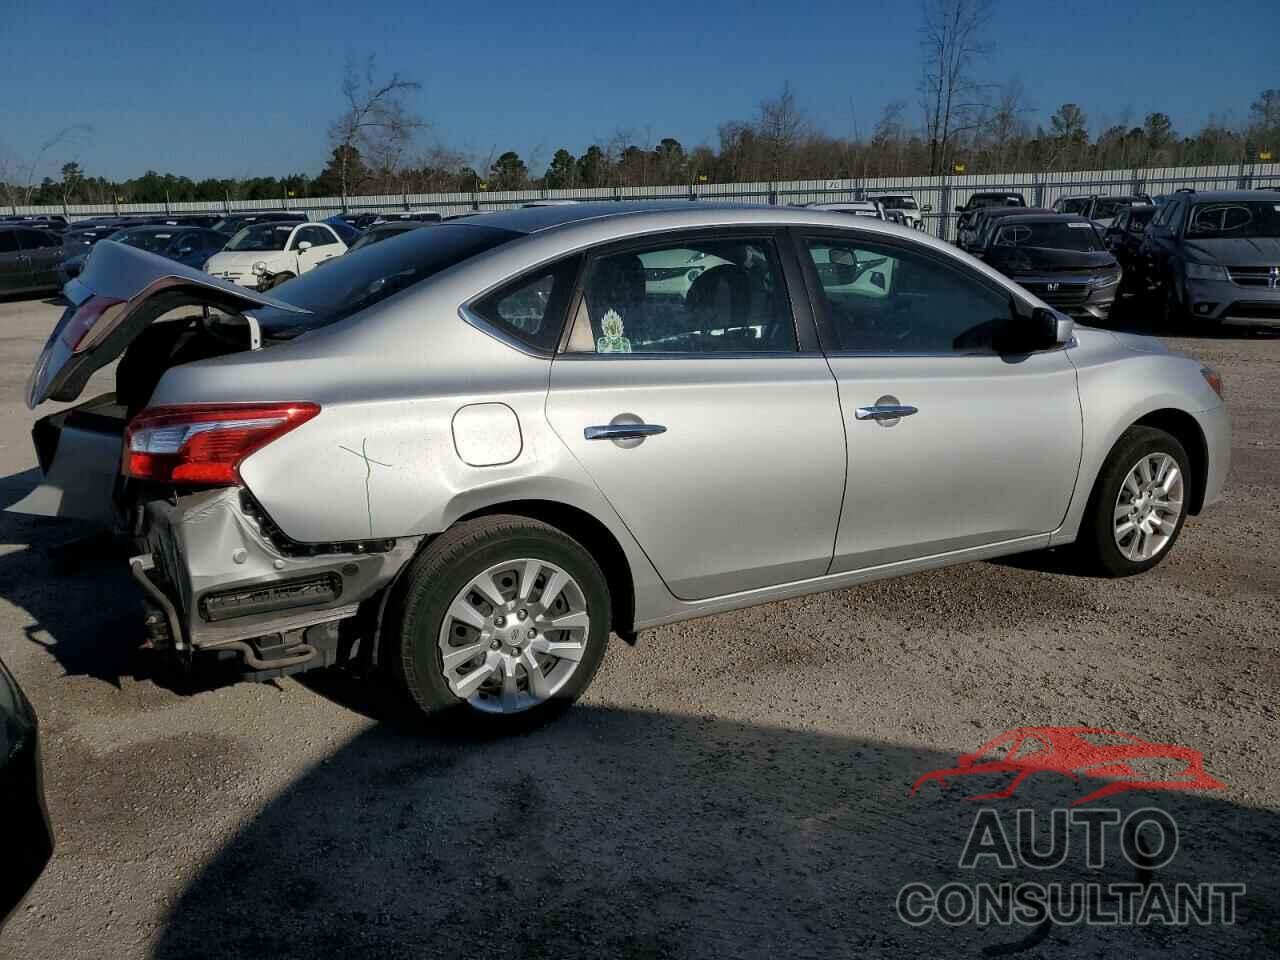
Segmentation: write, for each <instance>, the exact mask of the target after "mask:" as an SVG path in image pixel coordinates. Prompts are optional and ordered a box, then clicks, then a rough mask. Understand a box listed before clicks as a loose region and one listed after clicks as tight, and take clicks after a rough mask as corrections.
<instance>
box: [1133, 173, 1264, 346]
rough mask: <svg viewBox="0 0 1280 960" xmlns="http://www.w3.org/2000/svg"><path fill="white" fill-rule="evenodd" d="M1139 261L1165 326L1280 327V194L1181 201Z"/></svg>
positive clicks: (1151, 233)
mask: <svg viewBox="0 0 1280 960" xmlns="http://www.w3.org/2000/svg"><path fill="white" fill-rule="evenodd" d="M1141 256H1142V258H1143V260H1144V261H1145V267H1146V270H1147V278H1148V280H1149V282H1150V283H1151V284H1152V285H1153V287H1154V289H1155V290H1156V291H1157V292H1158V294H1159V296H1160V302H1161V304H1162V306H1163V313H1164V320H1165V322H1166V323H1167V324H1170V325H1179V324H1184V323H1195V322H1200V323H1206V324H1210V323H1212V324H1233V325H1237V326H1246V327H1258V326H1271V327H1280V190H1278V191H1274V192H1266V191H1258V190H1232V191H1216V192H1213V193H1200V192H1196V191H1187V192H1185V193H1183V192H1179V193H1176V194H1174V195H1173V196H1172V197H1170V199H1169V200H1168V202H1167V203H1165V204H1164V206H1162V207H1161V208H1160V210H1159V212H1157V213H1156V215H1155V217H1154V218H1153V219H1152V221H1151V226H1150V227H1149V228H1148V229H1147V231H1146V234H1145V235H1144V237H1143V242H1142V254H1141Z"/></svg>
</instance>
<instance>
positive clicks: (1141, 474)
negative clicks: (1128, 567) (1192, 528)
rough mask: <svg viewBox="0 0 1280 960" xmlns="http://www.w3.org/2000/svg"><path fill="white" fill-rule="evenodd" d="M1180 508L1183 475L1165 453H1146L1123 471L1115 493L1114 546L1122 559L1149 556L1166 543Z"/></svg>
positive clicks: (1135, 559) (1176, 524) (1154, 554)
mask: <svg viewBox="0 0 1280 960" xmlns="http://www.w3.org/2000/svg"><path fill="white" fill-rule="evenodd" d="M1182 511H1183V478H1182V471H1181V470H1180V469H1179V468H1178V461H1177V460H1175V459H1174V458H1173V457H1171V456H1170V455H1169V454H1167V453H1148V454H1146V455H1144V456H1143V457H1142V459H1141V460H1139V461H1138V462H1137V463H1136V464H1134V465H1133V467H1132V469H1130V470H1129V472H1128V473H1127V474H1126V475H1125V478H1124V483H1122V484H1121V485H1120V492H1119V494H1117V495H1116V504H1115V514H1114V528H1113V533H1114V535H1115V541H1116V546H1117V547H1118V548H1119V549H1120V553H1121V554H1122V555H1123V556H1124V557H1125V559H1126V560H1132V561H1134V562H1141V561H1144V560H1150V559H1151V558H1152V557H1154V556H1156V555H1158V554H1159V553H1160V552H1161V551H1162V550H1164V549H1165V547H1167V546H1168V545H1169V542H1170V540H1172V539H1173V535H1174V534H1175V533H1176V532H1177V530H1178V521H1179V520H1180V519H1181V518H1182Z"/></svg>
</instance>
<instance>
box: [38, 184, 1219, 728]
mask: <svg viewBox="0 0 1280 960" xmlns="http://www.w3.org/2000/svg"><path fill="white" fill-rule="evenodd" d="M66 296H67V297H68V299H69V300H70V301H71V306H70V307H69V308H68V309H67V311H66V313H65V314H64V316H63V317H62V319H61V321H60V322H59V323H58V325H57V328H56V329H55V330H54V332H53V334H52V336H51V337H50V338H49V342H48V344H47V345H46V347H45V349H44V352H43V353H42V355H41V356H40V358H39V360H38V362H37V364H36V367H35V370H34V371H33V373H32V377H31V383H30V386H29V391H28V402H29V404H30V405H31V406H33V407H34V406H36V405H38V404H40V403H43V402H45V401H48V400H54V401H73V400H77V399H78V398H79V396H80V394H81V393H82V391H84V389H85V387H86V384H87V383H88V381H89V378H90V375H91V374H92V373H93V372H94V371H95V370H97V369H99V368H101V367H103V366H105V365H107V364H108V363H110V362H111V361H113V360H116V359H117V358H118V360H119V362H118V365H117V367H116V371H115V383H116V389H115V391H114V392H112V393H108V394H106V395H103V396H99V397H96V398H94V399H91V400H88V401H86V402H82V403H80V404H79V405H78V406H74V407H69V408H65V409H62V410H61V411H59V412H57V413H54V414H52V415H51V416H48V417H45V418H44V419H42V420H40V421H39V422H38V423H37V425H36V427H35V429H34V440H35V446H36V450H37V454H38V458H39V462H40V466H41V468H42V469H43V471H44V475H45V482H44V484H43V486H42V487H41V488H39V489H38V490H36V491H35V492H34V493H33V494H32V495H31V496H30V497H29V498H28V501H27V502H26V503H25V504H24V505H23V506H24V507H25V508H26V509H28V510H38V511H41V512H45V513H51V514H57V515H64V516H78V517H82V518H94V519H98V520H101V521H103V522H107V523H112V524H114V525H116V526H117V527H118V528H119V529H121V530H124V531H127V532H128V534H129V535H130V536H131V537H132V538H133V540H134V542H135V543H136V544H137V550H136V556H134V557H133V560H132V566H133V573H134V576H135V578H136V579H137V581H138V584H139V587H140V589H141V591H142V593H143V595H144V596H145V598H146V601H147V605H148V615H147V621H146V625H147V630H148V634H149V642H150V644H151V645H152V646H154V647H157V648H162V649H167V650H171V651H173V652H175V653H177V654H178V655H180V656H182V657H184V658H186V659H187V660H188V661H190V662H192V663H193V664H195V665H196V666H197V667H198V666H199V665H200V664H201V663H202V662H203V661H205V660H208V659H214V660H217V661H219V662H222V663H224V664H225V663H226V662H228V661H230V662H233V663H235V664H237V665H238V669H240V670H241V671H242V672H243V674H244V675H245V676H247V677H258V678H265V677H271V676H277V675H280V674H283V673H292V672H296V671H300V670H305V669H311V668H314V667H320V666H326V665H330V664H335V663H355V664H360V665H363V666H366V667H380V668H384V669H387V670H389V671H390V672H391V673H392V674H393V675H394V676H395V677H397V678H398V680H399V682H400V683H401V684H402V685H403V687H404V688H405V689H406V690H407V691H408V693H409V694H411V696H412V698H413V700H414V701H415V702H416V703H417V705H418V706H419V707H421V709H422V710H423V711H424V712H426V713H427V714H431V715H438V714H452V715H457V716H459V717H463V718H466V719H467V721H468V722H471V723H475V722H485V721H491V722H495V723H498V724H513V723H515V724H521V723H525V722H528V721H530V720H538V719H541V718H543V717H545V716H546V715H548V714H549V713H551V712H553V711H555V710H557V709H559V708H560V707H562V706H563V705H565V704H567V703H569V702H571V701H572V700H574V699H575V698H576V697H578V696H579V695H580V694H581V693H582V692H583V690H584V689H585V688H586V686H587V685H588V683H589V682H590V681H591V679H592V677H593V675H594V674H595V672H596V669H597V667H598V666H599V664H600V662H601V658H602V657H603V655H604V652H605V645H606V643H607V640H608V637H609V635H610V633H611V632H612V633H616V634H618V635H620V636H621V637H623V638H624V639H627V640H632V639H633V638H634V636H635V634H636V632H637V631H639V630H642V629H645V628H649V627H655V626H658V625H660V624H666V623H671V622H674V621H678V620H684V619H688V618H693V617H698V616H703V615H706V614H711V613H717V612H721V611H725V610H731V609H735V608H740V607H745V606H748V605H751V604H756V603H762V602H766V601H771V600H777V599H780V598H785V597H791V596H797V595H800V594H806V593H813V592H817V591H823V590H831V589H836V588H840V587H845V586H848V585H850V584H854V583H858V582H861V581H865V580H870V579H875V578H880V577H887V576H893V575H896V574H902V573H910V572H913V571H918V570H923V569H927V568H931V567H937V566H941V565H944V564H949V563H956V562H962V561H968V560H976V559H981V558H986V557H994V556H999V555H1003V554H1011V553H1018V552H1024V551H1031V550H1041V549H1044V548H1048V547H1057V546H1063V545H1066V544H1071V543H1075V544H1076V546H1077V549H1078V550H1079V552H1080V554H1081V556H1082V557H1083V558H1084V560H1085V561H1086V562H1087V563H1089V564H1091V565H1092V567H1093V568H1094V569H1096V570H1097V571H1099V572H1101V573H1104V574H1108V575H1115V576H1118V575H1128V574H1134V573H1140V572H1142V571H1144V570H1147V569H1149V568H1150V567H1152V566H1154V565H1155V564H1156V563H1159V562H1160V561H1161V560H1162V559H1163V558H1164V557H1165V556H1167V555H1168V553H1169V551H1170V549H1171V548H1172V546H1173V544H1174V542H1175V540H1176V539H1177V537H1178V533H1179V531H1180V530H1181V527H1182V524H1183V522H1184V520H1185V519H1186V517H1187V516H1188V515H1189V514H1195V513H1197V512H1199V511H1200V510H1201V509H1202V508H1203V507H1204V506H1205V505H1206V504H1208V503H1210V502H1212V501H1213V500H1214V499H1215V498H1216V497H1217V496H1218V494H1219V491H1220V489H1221V486H1222V482H1223V477H1224V476H1225V473H1226V469H1227V455H1228V450H1229V444H1230V438H1229V429H1228V425H1227V419H1226V413H1225V409H1224V407H1223V404H1222V399H1221V395H1220V394H1221V383H1220V381H1219V380H1218V377H1217V375H1216V374H1214V373H1213V372H1212V371H1211V370H1209V369H1207V368H1205V367H1202V366H1201V365H1200V364H1199V363H1197V362H1195V361H1193V360H1190V359H1187V358H1184V357H1178V356H1175V355H1172V354H1170V353H1168V352H1166V351H1165V350H1164V349H1163V348H1162V347H1161V346H1160V345H1159V343H1158V342H1156V341H1154V340H1149V339H1146V338H1141V337H1130V336H1124V335H1119V334H1113V333H1109V332H1105V331H1101V330H1090V329H1088V328H1083V327H1074V328H1073V325H1072V321H1071V320H1070V319H1068V318H1066V317H1065V316H1063V315H1061V314H1059V313H1056V312H1055V311H1053V310H1051V309H1049V308H1048V307H1047V306H1046V305H1045V304H1044V303H1042V302H1041V301H1039V300H1037V299H1036V298H1035V297H1034V296H1032V295H1030V294H1028V293H1027V292H1026V291H1025V290H1023V289H1022V288H1020V287H1018V286H1017V285H1015V284H1013V283H1012V282H1010V281H1009V280H1007V279H1006V278H1004V277H1002V276H1001V275H999V274H998V273H996V272H995V271H993V270H991V269H990V268H989V267H987V266H985V265H983V264H982V263H980V262H978V261H976V260H974V259H972V258H970V257H968V256H966V255H965V254H962V253H959V252H957V251H956V250H955V249H954V248H952V247H950V246H948V245H946V244H943V243H941V242H940V241H937V240H934V239H933V238H931V237H928V236H926V235H923V234H922V233H920V232H919V231H914V230H909V229H904V228H901V227H898V226H896V225H894V224H886V223H882V222H879V221H873V220H864V219H854V218H848V217H843V216H840V215H838V214H830V213H823V212H820V211H814V210H803V209H791V208H781V209H780V208H768V207H756V208H751V207H729V206H715V205H709V204H701V203H699V204H690V203H679V204H658V205H650V204H618V203H613V204H578V205H574V206H564V207H549V208H535V209H523V210H516V211H510V212H506V213H496V214H492V215H486V216H480V217H474V218H471V219H468V220H465V221H458V222H455V223H446V224H443V225H441V226H438V227H435V228H432V229H430V230H416V231H411V232H409V233H407V234H405V235H404V236H401V237H396V238H394V239H391V240H388V241H386V242H385V243H381V244H377V245H376V246H373V247H369V248H367V249H365V250H360V251H356V252H354V253H352V254H350V255H348V256H346V257H343V258H342V259H341V260H339V261H336V262H334V263H333V264H332V265H330V266H327V267H326V268H325V269H324V270H317V271H314V272H312V273H310V274H307V275H306V276H304V277H301V278H299V279H297V280H294V281H291V282H290V283H289V284H287V285H286V286H283V287H281V288H279V289H278V290H273V291H271V292H270V293H260V292H257V291H254V290H249V289H246V288H245V287H241V286H236V285H233V284H230V283H226V282H222V281H219V280H216V279H214V278H211V277H209V276H208V275H206V274H202V273H200V272H198V271H195V270H191V269H188V268H186V267H184V266H182V265H181V264H175V263H174V262H173V261H170V260H165V259H162V258H160V257H156V256H153V255H150V254H148V253H146V252H145V251H140V250H136V249H132V248H129V247H125V246H121V245H119V244H100V245H99V246H98V247H95V248H94V251H93V253H92V254H91V255H90V257H89V260H88V263H87V265H86V268H85V271H84V273H83V274H82V275H81V276H80V277H79V278H78V279H77V280H76V281H74V282H72V283H71V284H69V285H68V286H67V288H66Z"/></svg>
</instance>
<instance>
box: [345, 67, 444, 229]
mask: <svg viewBox="0 0 1280 960" xmlns="http://www.w3.org/2000/svg"><path fill="white" fill-rule="evenodd" d="M419 89H421V85H420V84H418V83H416V82H415V81H413V80H408V79H405V78H404V77H402V76H401V75H400V74H399V73H393V74H391V76H390V78H389V79H387V80H385V81H381V80H379V79H378V75H377V62H376V57H375V56H374V55H373V54H370V55H369V56H368V57H366V58H365V60H364V63H363V64H361V63H357V62H356V61H355V60H354V59H348V61H347V66H346V70H345V71H344V73H343V77H342V98H343V100H344V101H345V104H346V105H345V107H344V109H343V111H342V114H341V115H340V116H339V117H338V119H337V120H335V121H334V122H333V125H332V126H331V127H330V128H329V140H330V142H331V143H332V144H333V147H334V149H335V151H336V153H337V158H338V180H339V185H340V187H341V190H342V200H343V203H344V204H345V203H346V199H347V196H348V194H349V192H350V188H351V187H352V186H354V184H352V182H351V180H352V176H351V174H352V171H353V168H354V167H355V163H354V160H355V158H356V157H357V156H359V155H361V154H362V155H363V156H364V158H367V159H366V162H367V163H368V165H369V166H371V167H372V168H373V169H374V170H375V171H376V172H377V173H379V174H381V175H382V176H383V177H384V178H389V177H394V176H395V174H396V171H397V170H398V169H399V168H400V165H401V162H402V161H403V159H404V157H405V154H406V153H407V151H408V150H409V149H410V147H412V145H413V142H414V140H415V138H416V137H417V135H418V133H419V131H421V130H422V129H423V128H424V127H425V126H426V124H425V123H424V121H423V120H422V118H421V117H420V116H418V115H417V114H416V113H415V112H414V111H413V109H412V108H411V107H410V106H409V103H408V98H409V95H410V94H411V93H413V92H415V91H417V90H419Z"/></svg>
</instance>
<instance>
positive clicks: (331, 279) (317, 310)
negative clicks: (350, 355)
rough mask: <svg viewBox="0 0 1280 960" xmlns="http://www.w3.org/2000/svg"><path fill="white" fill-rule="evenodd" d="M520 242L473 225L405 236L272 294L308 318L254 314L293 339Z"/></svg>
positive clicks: (513, 235) (267, 311)
mask: <svg viewBox="0 0 1280 960" xmlns="http://www.w3.org/2000/svg"><path fill="white" fill-rule="evenodd" d="M519 236H522V234H519V233H514V232H512V231H510V230H499V229H498V228H496V227H481V226H476V225H474V224H456V225H450V226H448V227H447V228H446V227H441V228H439V229H435V230H408V231H406V232H405V234H404V235H403V236H401V237H396V238H395V240H394V242H392V243H379V244H376V245H374V246H372V247H366V248H364V249H362V250H359V251H354V252H348V253H347V254H346V256H343V257H340V258H338V259H336V260H334V261H332V262H331V264H328V265H326V266H325V269H323V270H312V271H311V272H310V273H307V274H304V275H303V276H301V277H299V278H298V279H296V280H290V281H289V282H288V283H287V284H284V285H283V286H281V287H280V288H279V289H278V290H273V291H272V296H274V297H276V298H277V299H280V300H283V301H285V302H286V303H291V304H293V305H294V306H298V307H303V308H305V309H307V310H311V311H312V314H311V316H308V317H299V316H297V315H296V314H290V313H285V312H283V311H277V310H271V309H264V310H260V311H255V312H254V316H256V317H257V318H258V322H259V323H260V324H261V326H262V329H263V330H264V331H265V332H267V333H268V334H269V335H271V336H274V337H278V338H287V337H292V336H296V335H298V334H300V333H304V332H306V331H307V330H312V329H315V328H316V327H323V326H327V325H328V324H331V323H336V322H337V321H339V320H342V319H344V318H346V317H349V316H351V315H352V314H354V313H357V312H359V311H361V310H364V309H365V308H367V307H371V306H373V305H374V304H375V303H378V302H379V301H381V300H385V299H386V298H387V297H389V296H391V295H392V294H395V293H399V292H400V291H401V290H405V289H408V288H409V287H411V286H413V285H414V284H416V283H420V282H421V281H423V280H425V279H427V278H428V277H430V276H433V275H434V274H437V273H439V272H440V271H442V270H446V269H448V268H449V267H452V266H455V265H457V264H459V263H461V262H462V261H464V260H467V259H469V258H471V257H474V256H476V255H477V254H480V253H484V252H485V251H486V250H492V249H493V248H494V247H497V246H500V245H502V244H504V243H507V242H508V241H510V240H514V239H515V238H517V237H519Z"/></svg>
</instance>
